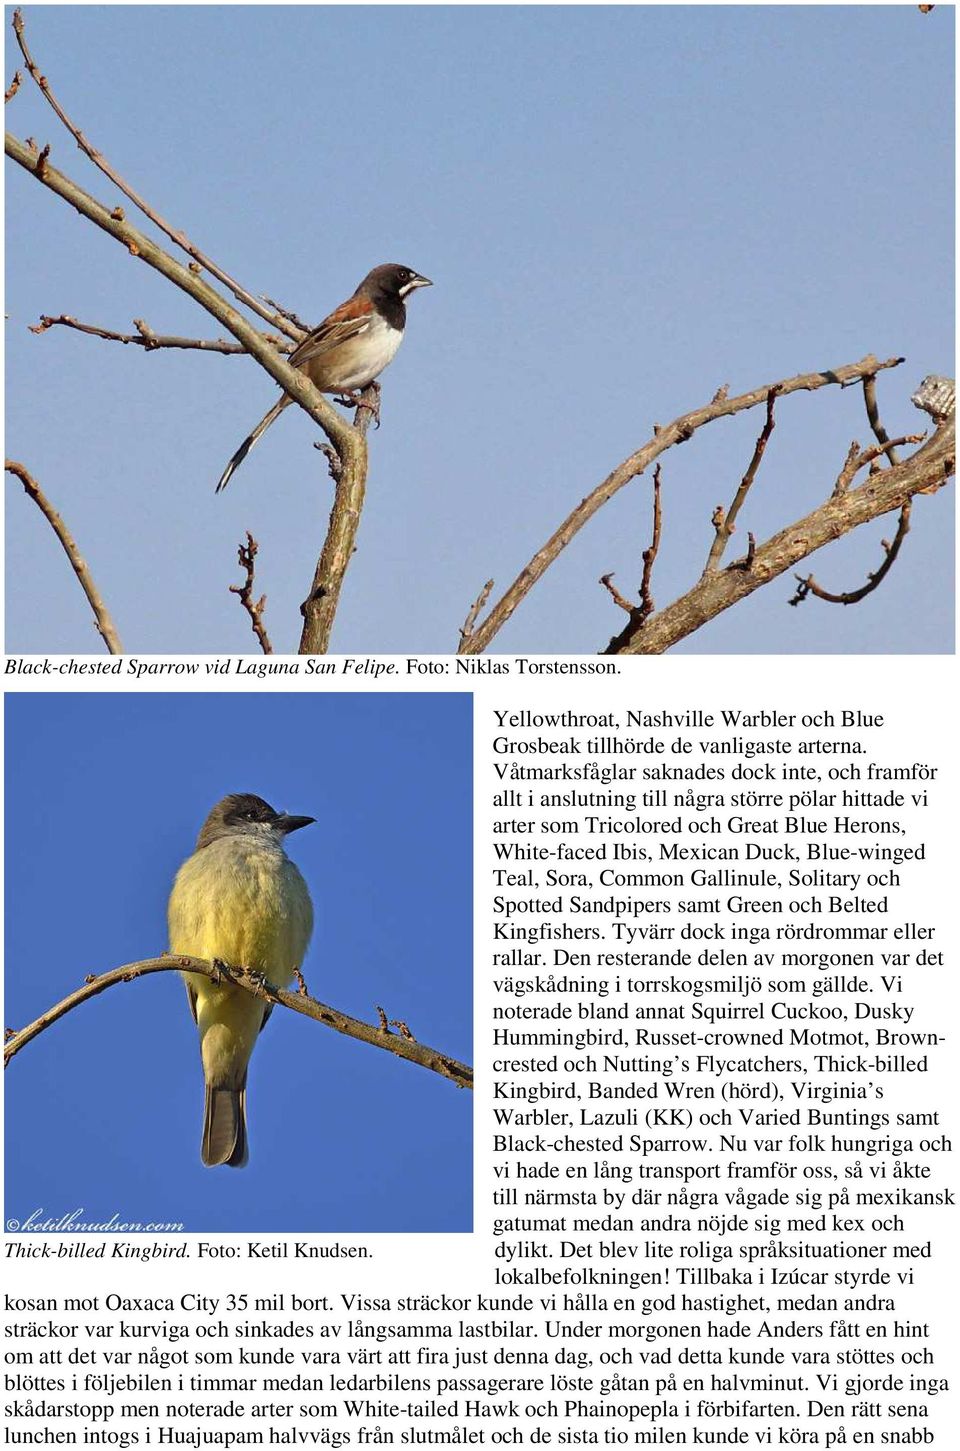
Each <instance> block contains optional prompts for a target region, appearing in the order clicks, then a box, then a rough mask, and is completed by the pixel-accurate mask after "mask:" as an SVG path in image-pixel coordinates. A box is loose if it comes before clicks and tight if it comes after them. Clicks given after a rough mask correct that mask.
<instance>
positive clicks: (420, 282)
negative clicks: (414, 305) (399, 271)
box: [408, 272, 433, 292]
mask: <svg viewBox="0 0 960 1451" xmlns="http://www.w3.org/2000/svg"><path fill="white" fill-rule="evenodd" d="M432 286H433V283H432V282H431V281H430V278H429V277H421V276H420V273H419V272H418V273H417V275H416V277H411V279H410V282H409V283H408V287H409V290H410V291H411V292H414V291H415V290H416V288H418V287H432Z"/></svg>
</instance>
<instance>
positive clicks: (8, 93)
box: [3, 71, 23, 105]
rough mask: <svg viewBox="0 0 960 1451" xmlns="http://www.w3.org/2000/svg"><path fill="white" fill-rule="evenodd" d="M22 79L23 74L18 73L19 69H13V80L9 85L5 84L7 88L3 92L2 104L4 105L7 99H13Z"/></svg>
mask: <svg viewBox="0 0 960 1451" xmlns="http://www.w3.org/2000/svg"><path fill="white" fill-rule="evenodd" d="M22 80H23V76H22V75H21V74H20V72H19V71H14V73H13V80H12V81H11V82H10V84H9V86H7V89H6V90H5V91H4V93H3V104H4V105H6V104H7V102H8V101H12V100H13V98H14V96H15V95H16V94H17V92H18V91H19V89H20V82H21V81H22Z"/></svg>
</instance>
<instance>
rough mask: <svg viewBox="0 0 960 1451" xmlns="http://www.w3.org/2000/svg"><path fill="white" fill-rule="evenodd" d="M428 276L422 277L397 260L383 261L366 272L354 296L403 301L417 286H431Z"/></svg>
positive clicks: (382, 300) (384, 300) (381, 300)
mask: <svg viewBox="0 0 960 1451" xmlns="http://www.w3.org/2000/svg"><path fill="white" fill-rule="evenodd" d="M432 286H433V283H432V282H431V281H430V278H429V277H422V276H421V274H420V273H419V272H414V270H413V268H412V267H401V265H400V263H399V262H384V263H382V264H381V266H379V267H374V269H373V271H372V272H368V273H367V275H366V277H365V278H364V279H363V281H362V282H361V283H360V286H359V287H358V288H357V290H356V292H355V293H354V294H353V295H354V297H369V298H371V299H372V300H373V301H374V302H377V301H380V302H403V301H404V300H405V299H406V298H408V297H409V296H410V294H411V292H415V291H416V289H417V288H418V287H432Z"/></svg>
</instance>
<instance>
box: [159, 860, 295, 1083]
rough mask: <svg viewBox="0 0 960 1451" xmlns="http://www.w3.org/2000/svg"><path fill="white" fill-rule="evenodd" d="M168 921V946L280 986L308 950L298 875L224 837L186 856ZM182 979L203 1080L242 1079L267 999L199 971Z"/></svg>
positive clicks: (289, 864) (285, 865)
mask: <svg viewBox="0 0 960 1451" xmlns="http://www.w3.org/2000/svg"><path fill="white" fill-rule="evenodd" d="M168 921H169V929H170V950H171V952H173V953H181V952H182V953H184V954H185V955H187V956H190V957H203V958H207V959H208V960H213V959H217V960H219V961H221V962H226V963H229V964H231V965H232V966H234V967H251V968H255V969H256V970H257V971H259V972H262V973H263V975H264V976H265V977H266V978H267V979H268V981H269V982H271V983H273V984H274V985H275V986H276V987H286V986H287V984H288V983H289V982H290V981H291V979H292V978H293V974H294V969H295V968H297V967H299V966H300V964H301V962H302V961H303V957H304V954H305V952H306V950H307V944H308V943H309V941H310V934H311V931H312V929H313V909H312V906H311V903H310V894H309V892H308V891H307V886H306V883H305V882H304V880H303V877H302V876H301V875H300V872H299V871H298V870H297V868H296V867H295V866H294V864H293V862H291V861H290V860H289V859H288V858H287V857H286V856H284V855H283V853H282V852H280V851H269V850H264V849H263V848H262V847H260V846H259V845H256V844H254V845H250V844H249V843H247V842H244V841H243V840H242V839H239V840H238V839H237V838H230V839H224V840H222V841H215V842H212V843H211V844H210V846H208V847H205V848H204V849H203V851H201V852H197V853H195V855H194V856H192V857H190V858H188V860H187V861H185V862H184V864H183V866H182V867H181V868H180V871H179V872H178V873H177V878H176V881H175V882H174V885H173V891H172V893H171V894H170V904H169V908H168ZM183 978H184V981H185V982H186V984H187V986H188V989H189V990H190V992H191V993H192V994H193V995H194V997H195V1004H196V1016H197V1027H198V1028H199V1030H200V1051H201V1056H202V1058H203V1065H204V1073H205V1076H206V1079H207V1082H208V1083H216V1084H220V1085H233V1084H236V1085H240V1084H242V1082H243V1079H244V1077H245V1075H246V1066H247V1061H248V1060H249V1057H250V1054H251V1053H252V1051H253V1046H254V1044H255V1043H256V1040H257V1034H258V1033H259V1031H260V1028H261V1026H262V1024H263V1018H264V1013H265V1011H266V1007H267V1005H266V1004H265V1003H264V1002H262V1001H261V1000H260V999H257V998H255V997H253V996H252V995H251V994H250V993H247V992H244V991H243V990H242V989H241V988H235V987H231V986H230V985H229V984H228V983H214V982H212V981H211V980H210V979H209V978H207V977H203V976H200V975H199V974H197V973H186V972H185V973H184V974H183Z"/></svg>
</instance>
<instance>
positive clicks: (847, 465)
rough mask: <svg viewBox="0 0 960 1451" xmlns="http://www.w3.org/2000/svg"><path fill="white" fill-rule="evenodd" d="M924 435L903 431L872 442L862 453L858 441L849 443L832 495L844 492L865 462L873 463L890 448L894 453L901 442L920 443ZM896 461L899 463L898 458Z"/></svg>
mask: <svg viewBox="0 0 960 1451" xmlns="http://www.w3.org/2000/svg"><path fill="white" fill-rule="evenodd" d="M926 436H927V435H926V434H925V433H905V434H904V435H903V437H902V438H885V439H884V440H883V442H882V443H872V444H871V445H870V447H869V448H865V449H864V450H863V452H862V453H861V452H860V445H859V443H856V442H854V443H851V445H850V448H849V450H848V452H847V456H846V458H845V459H844V462H843V468H842V469H841V470H840V473H839V474H838V475H837V482H836V483H835V484H834V486H833V493H834V497H835V498H836V497H838V496H839V495H840V494H845V493H846V492H847V490H848V489H849V487H850V485H851V484H852V483H853V481H854V479H855V478H856V476H857V474H858V473H859V472H860V470H861V469H863V468H866V466H867V464H869V463H874V462H875V461H876V460H877V459H878V458H880V457H881V456H882V455H883V454H889V452H890V450H891V449H893V451H894V453H896V451H897V448H898V446H900V445H902V444H905V443H922V442H923V440H924V439H925V438H926ZM897 462H898V463H899V459H898V460H897Z"/></svg>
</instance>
